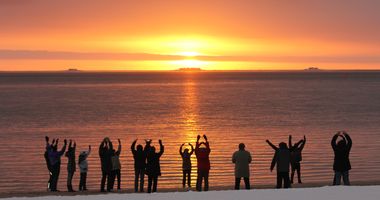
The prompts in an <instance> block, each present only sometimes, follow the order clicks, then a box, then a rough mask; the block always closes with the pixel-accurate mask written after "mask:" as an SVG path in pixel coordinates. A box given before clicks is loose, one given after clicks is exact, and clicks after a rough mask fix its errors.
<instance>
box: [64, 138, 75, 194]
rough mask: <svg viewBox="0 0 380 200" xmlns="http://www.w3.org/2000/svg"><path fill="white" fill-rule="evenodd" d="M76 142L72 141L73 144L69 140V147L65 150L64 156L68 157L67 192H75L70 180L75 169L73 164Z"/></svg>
mask: <svg viewBox="0 0 380 200" xmlns="http://www.w3.org/2000/svg"><path fill="white" fill-rule="evenodd" d="M76 146H77V144H76V143H75V142H74V145H72V140H70V142H69V149H68V150H67V152H66V154H65V156H66V157H67V159H68V162H67V191H68V192H75V191H74V190H73V185H72V180H73V176H74V172H75V170H76V166H75V149H76Z"/></svg>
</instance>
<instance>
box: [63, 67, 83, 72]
mask: <svg viewBox="0 0 380 200" xmlns="http://www.w3.org/2000/svg"><path fill="white" fill-rule="evenodd" d="M66 72H80V70H79V69H75V68H70V69H67V70H66Z"/></svg>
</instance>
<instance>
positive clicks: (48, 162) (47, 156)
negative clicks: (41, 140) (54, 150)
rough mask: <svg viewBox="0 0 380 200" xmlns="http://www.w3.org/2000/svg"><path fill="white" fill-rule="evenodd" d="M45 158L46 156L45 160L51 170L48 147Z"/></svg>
mask: <svg viewBox="0 0 380 200" xmlns="http://www.w3.org/2000/svg"><path fill="white" fill-rule="evenodd" d="M44 158H45V161H46V166H47V168H48V170H49V171H50V172H51V170H52V169H51V165H50V161H49V153H48V149H47V148H46V151H45V153H44Z"/></svg>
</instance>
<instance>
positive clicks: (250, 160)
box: [248, 153, 252, 163]
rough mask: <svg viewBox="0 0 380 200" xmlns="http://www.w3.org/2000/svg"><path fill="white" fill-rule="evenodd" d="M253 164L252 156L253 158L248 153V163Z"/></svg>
mask: <svg viewBox="0 0 380 200" xmlns="http://www.w3.org/2000/svg"><path fill="white" fill-rule="evenodd" d="M251 162H252V156H251V153H248V163H251Z"/></svg>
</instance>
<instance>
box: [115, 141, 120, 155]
mask: <svg viewBox="0 0 380 200" xmlns="http://www.w3.org/2000/svg"><path fill="white" fill-rule="evenodd" d="M117 142H118V143H119V145H118V146H117V151H116V153H115V154H116V155H120V153H121V141H120V139H117Z"/></svg>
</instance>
